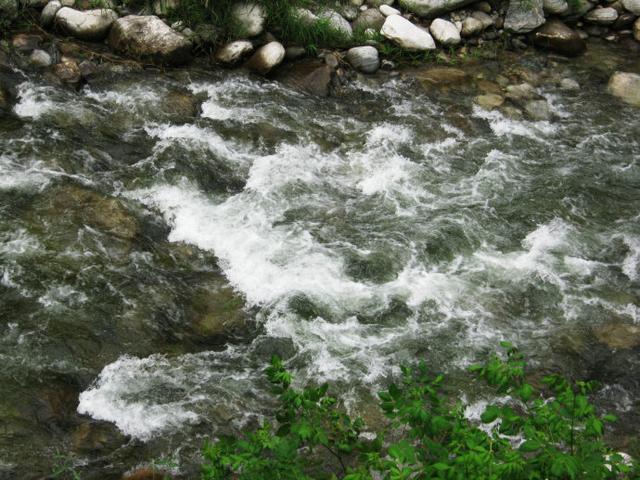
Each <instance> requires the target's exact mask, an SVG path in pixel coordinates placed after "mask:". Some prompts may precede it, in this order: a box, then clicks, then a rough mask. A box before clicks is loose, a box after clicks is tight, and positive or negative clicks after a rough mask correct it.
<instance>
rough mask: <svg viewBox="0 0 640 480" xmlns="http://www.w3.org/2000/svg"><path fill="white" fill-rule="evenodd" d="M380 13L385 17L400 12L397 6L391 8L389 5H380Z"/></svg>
mask: <svg viewBox="0 0 640 480" xmlns="http://www.w3.org/2000/svg"><path fill="white" fill-rule="evenodd" d="M379 10H380V13H381V14H382V15H384V16H385V17H388V16H389V15H400V14H401V13H402V12H400V10H398V9H397V8H393V7H392V6H391V5H380V9H379Z"/></svg>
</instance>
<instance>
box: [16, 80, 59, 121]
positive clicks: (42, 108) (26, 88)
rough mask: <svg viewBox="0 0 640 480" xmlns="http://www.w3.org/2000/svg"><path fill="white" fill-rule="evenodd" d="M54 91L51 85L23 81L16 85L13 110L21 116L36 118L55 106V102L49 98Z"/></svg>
mask: <svg viewBox="0 0 640 480" xmlns="http://www.w3.org/2000/svg"><path fill="white" fill-rule="evenodd" d="M55 92H56V91H55V89H54V88H53V87H48V86H42V85H37V84H35V83H32V82H29V81H27V82H23V83H21V84H20V85H19V86H18V102H17V103H16V104H15V106H14V107H13V111H14V112H15V113H16V114H17V115H18V116H20V117H23V118H33V119H38V118H40V117H41V116H42V115H44V114H46V113H48V112H50V111H51V110H54V109H55V108H56V107H57V103H56V102H54V101H53V100H51V96H52V95H53V94H54V93H55Z"/></svg>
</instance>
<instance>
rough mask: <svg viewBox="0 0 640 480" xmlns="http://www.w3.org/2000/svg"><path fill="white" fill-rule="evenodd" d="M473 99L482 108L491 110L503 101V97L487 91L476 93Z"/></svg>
mask: <svg viewBox="0 0 640 480" xmlns="http://www.w3.org/2000/svg"><path fill="white" fill-rule="evenodd" d="M474 101H475V102H476V103H477V104H478V105H480V106H481V107H482V108H485V109H487V110H492V109H494V108H498V107H500V106H502V104H503V103H504V97H503V96H502V95H498V94H495V93H487V94H485V95H478V96H477V97H476V98H475V99H474Z"/></svg>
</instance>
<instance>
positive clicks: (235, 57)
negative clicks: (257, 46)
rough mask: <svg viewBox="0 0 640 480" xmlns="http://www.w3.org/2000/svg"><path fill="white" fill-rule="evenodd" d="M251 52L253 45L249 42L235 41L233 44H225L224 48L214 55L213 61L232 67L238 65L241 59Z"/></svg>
mask: <svg viewBox="0 0 640 480" xmlns="http://www.w3.org/2000/svg"><path fill="white" fill-rule="evenodd" d="M252 51H253V43H251V42H250V41H249V40H236V41H235V42H230V43H227V44H226V45H225V46H224V47H222V48H220V49H219V50H218V51H217V52H216V55H215V59H216V60H217V61H218V62H221V63H226V64H228V65H232V64H234V63H238V62H239V61H240V60H241V59H242V57H244V56H245V55H247V54H249V53H251V52H252Z"/></svg>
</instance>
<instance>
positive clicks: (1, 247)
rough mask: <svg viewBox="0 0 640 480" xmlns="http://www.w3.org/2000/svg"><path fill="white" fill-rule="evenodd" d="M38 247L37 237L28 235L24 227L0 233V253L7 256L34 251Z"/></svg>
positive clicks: (39, 246)
mask: <svg viewBox="0 0 640 480" xmlns="http://www.w3.org/2000/svg"><path fill="white" fill-rule="evenodd" d="M40 248H41V245H40V242H39V241H38V239H37V238H36V237H34V236H33V235H30V234H29V233H28V232H27V231H26V230H25V229H24V228H21V229H18V230H16V231H13V232H10V233H4V234H0V254H3V255H6V256H8V257H17V256H20V255H27V254H31V253H35V252H37V251H38V250H39V249H40Z"/></svg>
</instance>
